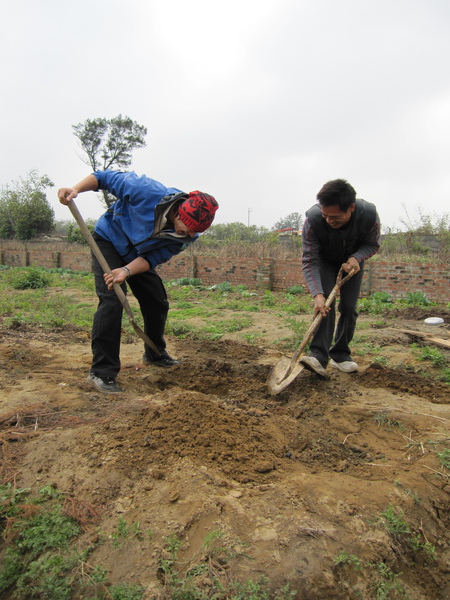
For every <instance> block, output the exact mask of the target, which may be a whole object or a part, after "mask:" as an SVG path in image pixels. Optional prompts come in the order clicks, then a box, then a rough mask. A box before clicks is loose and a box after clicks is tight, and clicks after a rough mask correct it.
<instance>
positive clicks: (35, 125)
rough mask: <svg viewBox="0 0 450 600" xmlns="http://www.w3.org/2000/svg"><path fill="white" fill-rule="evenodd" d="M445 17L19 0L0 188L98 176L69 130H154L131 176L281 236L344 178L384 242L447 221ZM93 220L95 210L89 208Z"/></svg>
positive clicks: (284, 2)
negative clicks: (92, 123)
mask: <svg viewBox="0 0 450 600" xmlns="http://www.w3.org/2000/svg"><path fill="white" fill-rule="evenodd" d="M449 32H450V2H449V0H226V1H223V0H127V1H126V2H125V1H123V0H120V1H119V0H89V2H88V1H86V0H76V1H75V0H72V1H66V0H39V1H36V0H15V1H14V2H3V3H2V5H1V8H0V50H1V56H2V60H1V63H0V74H1V93H0V103H1V104H0V105H1V107H2V111H1V112H2V115H1V120H0V123H1V124H0V165H1V170H0V185H1V186H5V185H7V184H11V183H12V182H14V181H17V180H18V179H19V178H21V177H22V178H24V177H26V176H27V174H28V173H29V171H30V170H32V169H37V170H38V172H39V174H40V175H44V174H45V175H48V176H49V177H50V179H51V180H52V181H53V182H54V184H55V188H53V189H51V190H49V191H48V199H49V201H50V203H51V205H52V207H53V208H54V210H55V216H56V218H57V219H70V218H71V216H70V213H69V211H68V209H67V208H66V207H63V206H62V205H60V204H59V203H58V201H57V199H56V189H57V188H59V187H65V186H71V185H74V184H75V183H77V182H78V181H79V180H80V179H82V178H83V177H84V176H86V175H87V174H88V173H89V172H90V169H89V167H88V166H87V165H86V164H84V163H83V162H82V160H81V158H80V157H82V156H83V153H82V151H81V150H80V148H79V147H78V144H77V139H76V138H75V136H74V135H73V131H72V125H76V124H77V123H80V122H83V121H84V120H85V119H88V118H89V119H94V118H97V117H106V118H112V117H115V116H117V115H119V114H122V115H123V116H128V117H131V118H132V119H133V120H135V121H137V122H138V123H139V124H140V125H144V126H145V127H147V129H148V135H147V137H146V142H147V146H146V147H145V148H143V149H139V150H137V151H135V152H134V154H133V163H132V169H133V170H135V171H137V172H138V173H139V174H144V173H145V174H147V175H148V176H150V177H153V178H155V179H158V180H159V181H162V182H163V183H164V184H165V185H167V186H174V187H177V188H180V189H182V190H184V191H187V192H188V191H191V190H194V189H200V190H202V191H204V192H207V193H210V194H212V195H213V196H215V197H216V198H217V200H218V202H219V204H220V210H219V212H218V213H217V218H216V221H215V222H216V223H229V222H235V221H240V222H242V223H244V224H249V223H250V225H257V226H264V227H268V228H271V227H272V226H273V225H274V224H275V223H276V222H277V221H278V220H279V219H281V218H284V217H286V216H287V215H289V214H290V213H293V212H299V213H301V214H303V213H304V212H305V210H307V209H308V208H309V207H310V206H311V205H312V204H314V203H315V201H316V194H317V192H318V191H319V189H320V188H321V187H322V185H323V183H325V182H326V181H328V180H330V179H336V178H344V179H347V180H348V181H349V182H350V183H351V184H352V185H353V186H354V188H355V189H356V192H357V194H358V197H360V198H364V199H366V200H369V201H370V202H374V203H375V204H376V205H377V207H378V211H379V214H380V217H381V220H382V223H383V225H384V227H385V228H386V227H393V228H396V227H400V225H401V220H402V219H403V218H404V212H405V207H406V208H407V211H408V214H409V217H410V218H411V219H412V220H415V219H416V218H418V217H419V214H420V211H422V213H424V214H427V215H437V216H440V215H445V214H448V213H450V204H449V200H450V160H449V159H450V75H449V74H450V69H449V58H450V33H449ZM77 204H78V207H79V209H80V211H81V213H82V214H83V216H84V217H85V218H97V217H98V216H99V215H100V214H101V213H102V212H103V210H104V209H103V208H102V205H101V203H100V202H99V201H98V200H97V196H96V195H95V194H93V193H89V194H85V195H84V196H80V197H79V199H78V201H77Z"/></svg>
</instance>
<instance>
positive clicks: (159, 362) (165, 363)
mask: <svg viewBox="0 0 450 600" xmlns="http://www.w3.org/2000/svg"><path fill="white" fill-rule="evenodd" d="M142 360H143V361H144V362H145V363H147V364H149V365H156V366H157V367H165V368H166V369H167V368H168V367H173V366H175V365H179V364H180V361H179V360H176V359H175V358H172V357H171V356H169V355H168V354H162V355H161V356H157V357H156V358H150V356H148V354H145V353H144V355H143V357H142Z"/></svg>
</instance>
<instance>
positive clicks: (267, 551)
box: [0, 315, 450, 600]
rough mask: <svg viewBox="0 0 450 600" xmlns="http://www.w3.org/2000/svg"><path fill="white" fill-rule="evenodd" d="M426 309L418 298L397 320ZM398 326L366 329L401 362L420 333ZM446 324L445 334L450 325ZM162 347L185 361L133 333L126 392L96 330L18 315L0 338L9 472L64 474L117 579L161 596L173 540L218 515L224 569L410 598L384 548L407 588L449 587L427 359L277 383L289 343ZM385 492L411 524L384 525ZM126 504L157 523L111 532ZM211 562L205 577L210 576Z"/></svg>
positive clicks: (201, 531)
mask: <svg viewBox="0 0 450 600" xmlns="http://www.w3.org/2000/svg"><path fill="white" fill-rule="evenodd" d="M446 316H447V317H448V316H449V315H446ZM261 319H263V316H262V317H261ZM363 321H364V319H361V321H360V322H361V323H362V322H363ZM446 322H448V320H447V321H446ZM261 323H262V321H261V322H259V327H260V328H261V327H264V331H265V332H266V333H268V337H267V340H268V339H269V337H270V335H269V334H270V331H268V329H269V328H270V323H269V322H264V323H263V324H261ZM421 323H422V321H418V320H417V316H414V315H413V316H412V318H411V319H410V320H403V321H402V322H396V326H399V325H400V326H402V327H409V328H410V329H418V328H420V326H421ZM388 325H389V323H386V327H384V326H383V327H378V328H373V329H371V335H372V336H373V338H374V339H376V340H377V343H378V344H380V345H383V346H384V347H385V348H388V349H389V356H390V359H391V360H390V361H389V364H390V365H394V364H395V363H399V362H402V361H403V360H404V358H403V355H404V353H405V349H406V348H407V347H408V344H410V343H411V341H412V340H411V337H410V336H407V335H404V334H399V333H396V332H394V331H392V330H391V329H389V327H388ZM277 334H278V333H277V330H274V335H277ZM439 335H440V336H441V337H444V338H447V339H449V338H450V334H449V330H448V329H447V328H446V327H444V328H440V329H439ZM168 346H169V350H170V352H171V354H172V355H174V356H176V357H177V358H180V359H181V361H182V362H181V364H180V365H179V366H176V367H174V368H172V369H169V370H164V369H160V368H157V367H150V366H144V364H142V363H141V362H140V360H141V356H142V344H141V342H140V341H139V340H133V341H132V342H131V343H126V344H124V345H123V350H122V359H123V364H122V371H121V374H120V377H119V381H120V383H121V384H122V386H123V387H124V389H125V393H124V394H121V395H118V396H106V395H102V394H99V393H97V392H96V391H95V389H94V388H92V387H90V386H89V384H88V383H87V382H86V375H87V373H88V369H89V364H90V347H89V340H88V339H87V337H86V335H81V334H77V333H76V332H75V333H71V332H67V331H65V332H58V331H55V332H53V333H43V332H39V331H36V330H34V331H29V330H22V329H17V330H8V331H3V332H2V337H1V339H0V368H1V371H0V373H1V386H0V389H1V414H0V417H1V419H0V420H1V441H2V445H1V448H2V452H3V480H7V479H9V480H11V481H12V480H13V479H15V482H16V484H17V485H18V486H21V487H31V488H33V489H34V490H38V489H39V487H40V486H43V485H47V484H48V483H52V484H54V485H55V486H57V487H58V489H60V490H62V491H64V492H65V493H66V494H67V495H68V496H70V497H71V498H73V499H74V501H75V502H79V503H80V504H83V503H84V504H86V505H90V506H93V507H94V508H95V511H94V513H95V518H93V519H92V521H91V522H88V523H87V524H86V531H85V534H84V540H85V542H86V543H94V544H96V549H95V550H94V552H93V554H92V555H91V557H90V559H89V561H90V564H91V565H95V564H98V565H102V566H103V567H104V568H107V569H108V570H109V580H110V581H111V583H113V584H115V583H116V582H127V583H134V584H140V585H143V586H145V587H146V593H145V596H144V597H145V598H148V599H150V598H160V597H164V584H165V583H167V582H165V581H164V577H163V576H162V575H161V569H160V568H159V566H160V564H161V559H162V557H164V553H165V552H167V549H166V542H165V540H167V538H168V537H169V536H177V538H179V539H180V540H181V541H182V547H181V550H180V553H179V556H178V558H179V562H178V571H179V572H180V573H186V572H187V571H188V570H189V568H190V567H192V566H194V565H198V564H200V563H202V561H203V562H205V560H206V552H205V549H204V547H202V546H203V544H204V542H205V538H206V537H207V536H208V534H211V532H220V533H221V534H222V537H221V542H220V543H221V544H222V545H227V547H229V548H234V549H235V551H236V557H235V558H233V559H230V561H229V562H228V563H227V564H223V568H221V567H220V564H218V565H216V566H215V567H214V569H215V574H216V575H218V576H219V577H227V578H234V577H237V578H239V580H241V581H248V580H249V579H252V580H253V581H256V580H257V579H258V578H259V577H260V575H263V574H264V575H266V576H267V577H268V578H269V579H270V585H271V588H272V589H273V590H276V589H280V588H281V587H283V586H285V585H286V584H287V583H289V584H290V587H291V589H292V590H296V591H297V595H296V596H295V597H296V598H297V599H305V600H306V599H325V598H327V599H328V598H329V599H340V598H342V599H344V598H348V599H353V598H355V599H356V598H363V599H365V598H391V597H392V598H396V597H398V598H400V597H407V596H406V595H402V592H397V595H396V594H395V593H394V592H389V591H388V592H385V595H382V591H383V589H388V588H389V586H388V583H387V582H388V578H387V579H386V577H385V579H383V577H382V576H381V572H382V570H383V569H382V568H381V567H380V565H382V566H383V568H385V567H387V568H388V570H389V572H391V573H394V574H400V573H401V575H400V576H399V579H398V580H399V581H401V584H402V586H403V588H404V590H405V593H407V594H408V595H409V596H408V597H410V598H411V599H430V600H431V599H433V600H438V599H442V600H443V599H445V598H449V597H450V549H449V540H450V528H449V526H450V519H449V516H450V510H449V509H450V505H449V497H450V496H449V494H450V482H449V471H448V470H447V469H445V467H443V466H442V465H441V464H440V462H439V461H438V459H437V456H436V452H438V451H442V450H444V449H445V448H449V447H450V446H449V444H450V433H449V424H450V387H449V386H448V385H445V384H443V383H439V382H438V381H437V380H435V379H429V378H425V377H423V376H421V375H418V374H417V373H415V372H414V369H413V367H415V368H416V369H417V368H419V365H418V364H416V365H410V367H411V368H410V369H408V368H404V369H402V370H398V369H389V368H385V367H382V366H379V365H378V364H376V363H372V362H371V360H372V359H371V357H370V356H369V355H367V356H364V357H358V362H359V363H360V372H359V373H357V374H353V375H345V374H343V373H340V372H330V379H329V380H328V381H324V380H320V379H318V378H317V377H316V376H315V375H313V374H311V373H309V372H306V371H304V372H303V373H302V374H301V375H300V376H299V378H298V379H297V381H296V382H294V383H293V384H292V385H291V386H290V387H289V388H288V389H287V390H286V391H284V392H283V393H281V394H279V395H277V396H271V395H270V394H269V393H268V390H267V385H266V381H267V378H268V375H269V373H270V371H271V368H272V367H273V366H274V365H275V364H276V363H277V362H278V360H279V359H280V358H281V356H282V355H281V354H280V353H278V352H275V351H274V350H273V349H271V346H270V344H269V343H268V342H267V343H263V345H258V346H257V345H247V344H244V343H242V342H240V341H238V339H237V338H236V337H234V338H233V336H229V338H228V339H222V340H220V341H217V342H192V341H180V340H177V339H175V338H169V339H168ZM446 352H447V356H448V355H449V352H450V351H446ZM407 366H408V365H407ZM388 507H391V509H392V510H395V513H396V514H397V515H403V519H404V520H405V521H407V522H408V524H409V526H410V532H409V533H407V534H404V535H395V534H392V533H389V532H388V527H387V526H386V518H384V517H383V516H382V515H383V514H386V511H387V510H388ZM120 519H124V520H125V521H126V522H127V523H128V524H132V523H139V524H140V528H141V529H142V530H143V531H147V530H151V531H152V535H151V536H150V535H148V536H143V537H142V538H139V539H138V538H136V537H130V539H127V540H125V541H124V542H123V543H122V544H121V545H120V546H119V547H115V546H114V545H113V544H112V543H111V534H112V532H113V531H114V530H115V528H117V524H118V522H119V520H120ZM414 540H416V544H415V545H414ZM430 547H434V549H435V556H434V553H432V552H430V551H426V549H427V548H428V549H429V548H430ZM432 554H433V555H432ZM338 556H341V557H343V556H347V557H353V558H354V557H357V558H358V559H359V561H360V565H361V569H357V568H356V567H355V565H354V564H352V562H351V561H350V562H348V561H347V562H345V561H344V562H343V563H342V564H336V559H337V557H338ZM211 569H212V567H211ZM384 572H386V570H385V571H384ZM211 576H212V575H211V570H210V571H209V573H208V575H207V576H205V575H203V580H202V581H201V580H199V582H198V584H199V585H203V586H204V588H205V589H208V586H210V585H211V582H210V580H208V577H209V578H210V577H211ZM383 585H384V586H385V587H384V588H383ZM377 594H378V595H377ZM179 597H180V598H181V596H179Z"/></svg>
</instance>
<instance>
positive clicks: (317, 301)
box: [314, 294, 330, 317]
mask: <svg viewBox="0 0 450 600" xmlns="http://www.w3.org/2000/svg"><path fill="white" fill-rule="evenodd" d="M325 300H326V299H325V296H324V295H323V294H317V296H315V297H314V316H315V317H316V316H317V315H318V314H319V313H320V314H321V315H322V317H326V316H327V314H328V312H329V310H330V309H329V308H325Z"/></svg>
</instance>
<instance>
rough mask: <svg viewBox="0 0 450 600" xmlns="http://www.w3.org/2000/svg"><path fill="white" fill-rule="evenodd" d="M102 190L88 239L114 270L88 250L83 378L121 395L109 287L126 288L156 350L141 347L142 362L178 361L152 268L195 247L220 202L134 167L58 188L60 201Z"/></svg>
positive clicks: (117, 329) (116, 309) (116, 315)
mask: <svg viewBox="0 0 450 600" xmlns="http://www.w3.org/2000/svg"><path fill="white" fill-rule="evenodd" d="M98 190H107V191H108V192H110V193H111V194H112V195H113V196H115V197H116V201H115V202H114V203H113V204H112V206H110V207H109V209H108V210H107V211H106V212H105V213H104V214H103V215H102V216H101V217H100V218H99V219H98V221H97V223H96V225H95V229H94V234H93V237H94V239H95V241H96V242H97V244H98V246H99V248H100V250H101V252H102V254H103V255H104V257H105V259H106V261H107V263H108V265H109V266H110V268H111V273H104V272H103V269H102V268H101V266H100V264H99V263H98V261H97V259H96V258H95V256H94V255H93V267H94V275H95V286H96V292H97V296H98V299H99V302H98V307H97V310H96V313H95V315H94V321H93V326H92V342H91V343H92V354H93V360H92V366H91V369H90V373H89V376H88V381H89V382H90V383H91V384H92V385H94V386H95V387H96V388H97V389H98V390H99V391H101V392H106V393H120V392H122V391H123V390H122V389H121V388H120V386H119V385H118V384H117V382H116V377H117V375H118V373H119V371H120V337H121V329H122V312H123V306H122V304H121V302H120V300H119V299H118V297H117V295H116V293H115V292H114V290H113V284H114V283H117V284H119V285H123V287H124V291H126V286H125V282H127V284H128V285H129V286H130V288H131V290H132V292H133V294H134V296H135V297H136V299H137V301H138V303H139V307H140V310H141V313H142V316H143V319H144V331H145V333H146V334H147V335H148V337H149V338H150V340H152V342H153V343H154V344H155V346H156V347H157V348H158V350H159V352H160V354H159V355H157V354H156V353H155V352H154V351H153V350H152V349H151V348H150V347H149V346H147V345H146V344H145V346H144V356H143V360H144V362H146V363H151V364H154V365H158V366H162V367H171V366H173V365H176V364H178V362H179V361H177V360H175V359H174V358H172V357H171V356H170V355H169V354H168V352H167V350H166V342H165V339H164V329H165V325H166V320H167V314H168V311H169V303H168V300H167V295H166V291H165V288H164V285H163V282H162V281H161V278H160V277H159V275H158V274H157V273H156V271H155V268H156V267H157V266H158V265H160V264H162V263H164V262H166V261H168V260H170V259H171V258H172V256H175V255H176V254H178V253H180V252H181V251H182V250H184V249H185V248H187V247H188V246H189V245H190V244H192V243H193V242H194V241H195V240H196V239H197V238H198V235H199V233H202V232H203V231H205V230H206V229H208V227H209V226H210V225H211V224H212V222H213V220H214V216H215V212H216V211H217V209H218V203H217V201H216V200H215V199H214V198H213V197H212V196H210V195H209V194H205V193H203V192H199V191H193V192H190V193H185V192H183V191H181V190H179V189H177V188H173V187H166V186H164V185H163V184H162V183H160V182H158V181H155V180H154V179H150V178H149V177H147V176H146V175H142V176H139V175H137V174H136V173H134V172H120V171H95V172H94V173H92V174H90V175H88V176H87V177H86V178H85V179H83V180H82V181H80V183H78V184H76V185H75V186H73V187H68V188H61V189H60V190H58V198H59V201H60V202H61V203H62V204H65V205H67V204H69V202H70V201H71V200H72V199H74V198H76V197H77V196H78V194H80V193H82V192H88V191H98Z"/></svg>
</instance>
